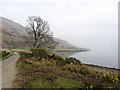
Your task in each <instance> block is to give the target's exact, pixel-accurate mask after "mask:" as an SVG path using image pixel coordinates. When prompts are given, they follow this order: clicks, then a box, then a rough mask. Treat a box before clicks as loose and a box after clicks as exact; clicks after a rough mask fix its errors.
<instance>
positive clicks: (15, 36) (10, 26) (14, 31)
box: [0, 17, 75, 49]
mask: <svg viewBox="0 0 120 90" xmlns="http://www.w3.org/2000/svg"><path fill="white" fill-rule="evenodd" d="M0 19H2V23H1V24H0V29H2V46H3V48H25V47H26V46H28V45H27V32H26V30H25V27H24V26H22V25H20V24H18V23H16V22H14V21H12V20H9V19H6V18H4V17H0ZM55 41H56V42H57V43H58V45H57V47H56V48H67V49H68V48H75V47H74V46H72V45H71V44H69V43H68V42H67V41H64V40H61V39H59V38H55Z"/></svg>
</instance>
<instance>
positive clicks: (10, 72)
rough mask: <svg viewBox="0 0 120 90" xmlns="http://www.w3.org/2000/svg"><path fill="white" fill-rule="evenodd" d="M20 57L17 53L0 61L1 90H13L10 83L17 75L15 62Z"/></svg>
mask: <svg viewBox="0 0 120 90" xmlns="http://www.w3.org/2000/svg"><path fill="white" fill-rule="evenodd" d="M19 57H20V55H19V53H17V52H14V54H13V55H12V56H11V57H10V58H8V59H6V60H4V61H2V88H13V87H12V83H13V80H14V79H15V76H16V74H17V69H16V61H17V60H18V59H19Z"/></svg>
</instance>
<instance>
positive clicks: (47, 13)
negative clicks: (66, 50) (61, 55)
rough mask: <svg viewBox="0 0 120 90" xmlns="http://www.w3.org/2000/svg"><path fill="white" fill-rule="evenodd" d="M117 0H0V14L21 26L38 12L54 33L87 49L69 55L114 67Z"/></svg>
mask: <svg viewBox="0 0 120 90" xmlns="http://www.w3.org/2000/svg"><path fill="white" fill-rule="evenodd" d="M118 1H119V0H1V1H0V7H1V8H0V11H1V13H0V16H3V17H5V18H8V19H11V20H13V21H15V22H18V23H20V24H22V25H23V26H25V24H26V20H27V18H28V16H40V17H41V18H43V19H44V20H46V21H48V22H49V24H50V29H51V31H52V32H53V33H54V36H55V37H57V38H61V39H63V40H66V41H68V42H69V43H71V44H72V45H74V46H77V47H80V48H88V49H91V50H90V51H88V52H82V53H77V54H75V55H73V56H75V57H77V58H78V59H80V60H81V61H82V62H85V63H92V64H97V65H103V66H109V67H118Z"/></svg>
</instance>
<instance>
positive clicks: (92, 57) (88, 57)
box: [71, 49, 118, 68]
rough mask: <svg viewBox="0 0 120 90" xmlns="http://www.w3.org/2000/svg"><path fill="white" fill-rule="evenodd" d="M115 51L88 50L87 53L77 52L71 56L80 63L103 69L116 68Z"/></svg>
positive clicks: (116, 58) (116, 56) (116, 57)
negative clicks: (103, 67) (102, 67)
mask: <svg viewBox="0 0 120 90" xmlns="http://www.w3.org/2000/svg"><path fill="white" fill-rule="evenodd" d="M117 54H118V53H117V50H112V49H111V50H110V49H109V50H107V49H105V50H102V49H101V50H99V49H98V50H97V49H96V50H94V49H92V50H90V51H87V52H79V53H75V54H73V55H71V57H76V58H77V59H79V60H80V61H81V62H82V63H86V64H94V65H99V66H105V67H112V68H114V67H115V68H118V55H117Z"/></svg>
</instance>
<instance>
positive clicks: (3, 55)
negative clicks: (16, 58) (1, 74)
mask: <svg viewBox="0 0 120 90" xmlns="http://www.w3.org/2000/svg"><path fill="white" fill-rule="evenodd" d="M12 55H13V53H12V52H9V51H0V60H5V59H7V58H9V57H10V56H12Z"/></svg>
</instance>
